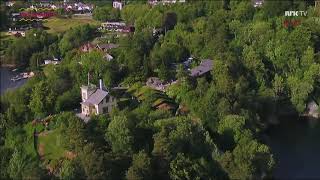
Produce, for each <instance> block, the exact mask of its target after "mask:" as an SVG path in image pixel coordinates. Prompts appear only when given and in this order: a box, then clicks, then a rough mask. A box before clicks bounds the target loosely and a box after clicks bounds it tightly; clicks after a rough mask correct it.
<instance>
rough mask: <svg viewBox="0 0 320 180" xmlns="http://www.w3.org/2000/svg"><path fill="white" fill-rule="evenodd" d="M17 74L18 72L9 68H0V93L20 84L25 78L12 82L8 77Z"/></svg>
mask: <svg viewBox="0 0 320 180" xmlns="http://www.w3.org/2000/svg"><path fill="white" fill-rule="evenodd" d="M17 74H19V72H12V71H11V69H9V68H3V67H1V68H0V77H1V80H0V94H3V93H4V92H5V91H7V90H10V89H15V88H18V87H20V86H22V85H23V84H24V83H25V82H26V81H27V80H26V79H22V80H20V81H16V82H13V81H11V80H10V79H11V78H12V77H14V76H16V75H17Z"/></svg>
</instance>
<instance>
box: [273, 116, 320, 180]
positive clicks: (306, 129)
mask: <svg viewBox="0 0 320 180" xmlns="http://www.w3.org/2000/svg"><path fill="white" fill-rule="evenodd" d="M267 134H268V137H269V145H270V146H271V149H272V151H273V153H274V155H275V159H276V161H277V166H276V168H275V170H274V177H275V178H277V179H320V142H319V139H320V121H319V120H308V119H306V118H300V119H298V118H294V117H293V118H285V119H283V120H282V121H281V122H280V124H279V125H277V126H273V127H271V128H269V129H268V132H267Z"/></svg>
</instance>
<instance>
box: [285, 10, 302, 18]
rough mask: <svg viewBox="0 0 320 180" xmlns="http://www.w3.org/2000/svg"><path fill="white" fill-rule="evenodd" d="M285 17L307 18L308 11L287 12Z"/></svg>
mask: <svg viewBox="0 0 320 180" xmlns="http://www.w3.org/2000/svg"><path fill="white" fill-rule="evenodd" d="M284 16H287V17H299V16H300V17H301V16H307V11H285V12H284Z"/></svg>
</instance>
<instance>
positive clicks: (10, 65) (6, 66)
mask: <svg viewBox="0 0 320 180" xmlns="http://www.w3.org/2000/svg"><path fill="white" fill-rule="evenodd" d="M0 67H2V68H17V65H16V64H3V63H1V64H0Z"/></svg>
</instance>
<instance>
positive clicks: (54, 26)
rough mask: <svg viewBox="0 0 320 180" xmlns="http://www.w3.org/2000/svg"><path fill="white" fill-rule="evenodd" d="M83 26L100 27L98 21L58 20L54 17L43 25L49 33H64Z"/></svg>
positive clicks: (80, 19) (81, 19) (79, 19)
mask: <svg viewBox="0 0 320 180" xmlns="http://www.w3.org/2000/svg"><path fill="white" fill-rule="evenodd" d="M82 24H92V25H99V24H100V23H99V22H98V21H95V20H93V19H84V18H57V17H53V18H50V19H47V20H46V22H44V23H43V25H44V26H45V27H47V28H49V29H48V30H47V32H49V33H62V32H65V31H67V30H69V29H70V28H72V27H76V26H79V25H82Z"/></svg>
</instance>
